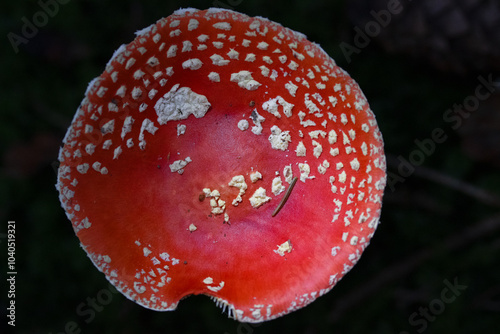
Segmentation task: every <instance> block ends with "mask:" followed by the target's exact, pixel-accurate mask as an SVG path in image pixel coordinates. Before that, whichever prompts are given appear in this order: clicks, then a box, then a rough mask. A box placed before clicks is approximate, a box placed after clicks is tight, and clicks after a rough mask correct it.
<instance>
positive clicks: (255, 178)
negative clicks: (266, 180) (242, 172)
mask: <svg viewBox="0 0 500 334" xmlns="http://www.w3.org/2000/svg"><path fill="white" fill-rule="evenodd" d="M260 179H262V174H261V173H260V172H259V171H255V172H253V173H250V180H251V181H252V183H255V182H257V181H258V180H260Z"/></svg>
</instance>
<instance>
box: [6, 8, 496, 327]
mask: <svg viewBox="0 0 500 334" xmlns="http://www.w3.org/2000/svg"><path fill="white" fill-rule="evenodd" d="M54 1H55V0H54ZM45 2H47V1H45ZM45 2H44V1H42V3H45ZM60 2H61V3H60ZM60 2H56V3H57V4H58V8H57V10H56V12H55V13H54V15H52V16H50V17H48V16H47V17H48V20H47V22H45V23H46V24H43V25H42V26H40V27H39V28H38V31H37V32H36V33H34V36H32V37H30V38H27V43H23V44H22V45H19V50H18V52H15V50H14V48H13V47H12V45H11V42H10V41H9V38H8V36H9V35H8V34H9V33H14V34H17V35H19V36H23V33H22V29H23V26H24V25H25V21H23V18H25V19H27V20H29V21H31V22H32V21H33V17H34V15H37V13H39V12H40V11H43V9H42V7H41V5H40V3H39V2H37V1H4V2H3V3H2V6H1V7H2V10H1V11H0V24H1V29H2V31H1V38H2V41H1V43H0V57H1V65H2V66H1V72H0V73H1V74H0V76H1V79H0V80H1V81H0V83H1V86H0V88H1V89H0V159H1V160H0V161H1V167H0V168H1V169H0V180H1V184H0V221H1V225H0V226H1V228H0V259H1V261H2V262H1V263H2V266H1V269H0V271H1V276H0V277H2V279H1V282H0V293H1V297H0V307H1V309H0V315H1V319H0V322H1V323H0V332H2V333H3V332H4V330H2V329H1V328H7V331H6V332H17V333H61V332H63V333H65V332H68V333H72V332H74V333H221V334H224V333H230V334H233V333H311V334H312V333H398V334H399V333H402V332H408V333H498V329H499V328H500V324H499V323H500V321H499V320H498V318H499V315H500V270H499V264H500V263H499V262H500V261H499V254H500V233H499V231H500V215H499V210H498V208H499V207H500V205H499V203H500V200H499V199H498V196H499V195H500V174H499V173H498V172H499V168H500V154H499V152H500V149H499V147H500V136H499V134H500V117H499V116H498V115H499V106H500V94H492V96H491V97H489V98H488V99H485V100H484V101H480V103H479V104H478V105H472V106H471V107H470V109H471V112H470V117H469V116H467V118H463V119H461V120H463V123H462V124H460V126H457V127H456V129H453V128H452V125H454V123H450V122H446V121H445V119H444V118H443V117H444V115H445V114H446V113H447V110H448V109H450V108H453V105H454V104H462V103H464V101H469V102H471V101H472V102H473V101H474V95H475V90H476V87H477V86H478V85H479V84H480V81H479V80H478V76H482V77H483V78H485V79H488V78H489V77H491V78H493V79H497V78H498V77H497V74H498V66H499V64H500V61H498V60H499V59H500V58H498V53H497V51H496V50H495V48H496V47H497V46H498V44H496V43H495V41H496V40H495V35H494V34H495V33H494V31H498V30H500V29H496V30H495V29H493V30H492V31H491V32H490V31H488V29H486V28H487V27H486V28H485V27H484V25H485V24H486V23H488V22H490V21H491V22H492V23H491V24H492V25H495V24H497V20H498V17H500V15H498V16H495V15H497V14H498V13H496V12H495V11H493V10H491V9H489V10H481V9H484V8H486V9H488V8H493V7H495V8H496V6H495V5H491V4H492V3H493V2H490V1H468V2H467V3H469V4H474V5H475V6H476V7H474V10H472V9H470V10H468V9H467V8H465V9H466V10H464V11H462V17H460V16H456V15H455V13H456V10H457V6H458V8H462V9H463V6H462V7H460V6H461V5H460V4H461V3H462V2H463V3H466V2H465V1H435V2H434V3H437V4H440V3H446V4H447V5H446V6H448V7H446V6H445V7H446V8H444V7H443V8H444V9H443V8H441V9H439V8H438V9H436V8H434V9H436V10H439V12H438V13H437V12H436V11H434V12H433V11H432V8H431V10H429V11H424V12H422V11H420V12H419V11H418V10H416V9H415V7H412V6H417V5H415V4H414V2H413V3H412V6H410V3H409V1H401V6H403V10H402V12H400V13H397V14H393V15H392V18H391V22H390V23H388V24H387V26H386V27H381V30H380V33H376V32H377V31H376V30H374V33H373V35H374V36H373V38H371V37H369V36H368V37H369V38H368V40H364V42H363V43H362V40H361V39H360V37H359V36H358V37H357V38H358V39H356V34H357V30H354V27H358V28H359V29H360V30H361V31H362V30H363V29H364V28H365V27H366V23H367V22H369V21H370V20H371V21H373V20H374V17H373V16H370V10H371V9H375V10H377V11H378V10H382V9H387V8H388V7H387V1H354V3H355V5H353V4H352V3H351V5H347V2H346V1H326V0H309V1H298V0H295V1H284V0H274V1H270V0H220V1H189V0H186V1H181V0H175V1H133V0H121V1H97V0H86V1H77V0H73V1H67V0H65V1H63V0H60ZM62 2H64V4H63V3H62ZM424 2H425V1H424ZM370 4H371V5H370ZM224 5H225V6H230V7H232V8H233V9H234V10H237V11H240V12H243V13H246V14H248V15H251V16H255V15H258V16H263V17H267V18H269V19H271V20H273V21H277V22H280V23H281V24H283V25H284V26H287V27H289V28H292V29H294V30H297V31H300V32H303V33H305V34H306V35H307V36H308V37H309V39H310V40H312V41H315V42H317V43H319V44H320V45H321V46H322V47H323V48H324V49H325V51H326V52H327V53H329V54H330V55H331V56H332V57H333V58H334V59H335V60H336V61H337V63H338V64H339V65H340V66H341V67H343V68H344V69H345V70H347V71H348V72H349V73H350V74H351V76H352V77H353V78H354V79H355V80H357V81H358V83H359V84H360V86H361V87H362V89H363V91H364V92H365V94H366V96H367V97H368V100H369V101H370V104H371V107H372V109H373V110H374V112H375V114H376V116H377V120H378V122H379V126H380V129H381V130H382V133H383V135H384V140H385V145H386V153H387V154H388V162H389V164H388V166H389V172H390V173H392V174H390V177H389V184H390V186H389V187H388V188H387V190H386V194H385V199H384V207H383V212H382V219H381V221H382V223H381V225H380V226H379V228H378V231H377V233H376V235H375V237H374V239H373V240H372V242H371V245H370V246H369V247H368V248H367V250H366V252H365V253H364V255H363V257H362V258H361V260H360V262H359V263H358V265H357V266H356V267H355V268H354V269H353V270H352V271H351V272H350V273H349V274H347V275H346V277H345V278H344V279H343V280H342V281H341V282H340V283H338V284H337V286H336V287H335V288H334V289H333V290H332V291H331V292H330V293H328V294H327V295H325V296H323V297H321V298H319V299H318V300H317V301H315V302H314V303H313V304H311V305H309V306H308V307H306V308H303V309H301V310H299V311H297V312H294V313H292V314H289V315H287V316H285V317H282V318H280V319H277V320H273V321H270V322H266V323H264V324H260V325H257V326H255V325H252V324H240V323H238V322H235V321H234V320H231V319H227V314H223V313H221V310H220V309H219V308H217V307H216V306H215V304H214V303H213V302H212V301H210V299H209V298H207V297H205V296H193V297H189V298H188V299H186V300H183V301H182V302H180V304H179V307H178V309H177V310H176V311H174V312H155V311H150V310H147V309H144V308H142V307H140V306H138V305H136V304H134V303H133V302H131V301H129V300H128V299H126V298H125V297H123V296H122V295H121V294H119V293H113V291H112V289H110V287H109V284H108V282H107V281H106V279H105V278H104V275H103V274H101V273H100V272H99V271H98V270H97V269H96V268H95V267H94V266H93V264H92V263H91V261H90V260H89V259H88V258H87V256H86V254H85V252H84V251H83V250H82V249H81V248H80V246H79V242H78V239H77V237H76V236H75V235H74V233H73V230H72V228H71V224H70V222H69V221H68V219H67V218H66V216H65V214H64V212H63V210H62V208H61V207H60V204H59V200H58V193H57V191H56V189H55V186H54V185H55V182H56V171H55V168H56V166H57V164H56V160H57V152H58V149H59V145H60V143H61V140H62V138H63V136H64V134H65V131H66V129H67V127H68V126H69V124H70V122H71V119H72V117H73V114H74V113H75V111H76V109H77V107H78V105H79V103H80V101H81V100H82V98H83V94H84V92H85V89H86V87H87V84H88V82H89V81H90V80H91V79H93V78H94V77H96V76H98V75H100V73H101V72H102V71H103V69H104V66H105V64H106V62H107V61H108V59H109V58H110V57H111V56H112V54H113V51H114V50H115V49H117V48H118V47H119V46H120V45H121V44H124V43H128V42H130V41H131V40H132V39H133V38H134V32H135V31H137V30H140V29H142V28H144V27H146V26H148V25H150V24H152V23H154V22H155V21H156V20H158V19H160V18H161V17H164V16H168V15H169V14H171V13H172V12H173V11H174V10H176V9H178V8H180V7H195V8H202V9H203V8H207V7H211V6H224ZM370 6H371V7H370ZM467 6H468V5H467ZM481 6H482V7H481ZM487 6H490V7H487ZM348 7H349V8H348ZM414 9H415V10H416V12H415V13H417V14H418V15H424V16H423V17H424V19H423V21H422V22H425V23H426V24H428V25H429V26H424V28H425V29H424V30H422V29H421V25H411V26H410V28H409V26H408V25H409V24H410V22H411V18H412V17H413V18H415V17H417V15H416V14H415V16H414V15H413V13H412V10H414ZM417 9H418V8H417ZM422 13H423V14H422ZM436 13H437V14H436ZM452 14H453V15H452ZM426 15H427V16H426ZM481 15H483V16H481ZM40 17H41V16H40ZM463 20H466V22H467V25H465V27H464V24H463ZM488 20H489V21H488ZM485 22H486V23H485ZM380 25H381V24H379V27H380ZM415 27H417V28H418V29H417V28H415ZM372 28H374V29H375V28H376V25H373V24H372ZM413 28H415V29H413ZM454 28H455V30H453V29H454ZM458 28H460V29H461V30H460V29H458ZM483 28H484V29H483ZM457 29H458V30H460V31H461V32H460V31H459V33H457ZM464 29H465V31H464ZM478 29H479V30H481V29H483V30H484V31H485V35H482V36H479V33H478ZM358 31H359V30H358ZM422 31H423V32H422ZM443 32H444V37H443ZM447 33H448V35H447ZM11 36H12V35H11ZM436 36H437V37H436ZM471 36H473V37H472V38H471ZM462 37H463V38H462ZM439 38H441V40H440V39H439ZM480 38H482V39H480ZM443 40H444V42H443ZM355 41H357V42H358V43H357V44H356V42H355ZM478 41H479V42H480V43H479V42H478ZM342 42H344V43H348V44H349V45H350V46H352V47H356V46H357V50H358V51H357V52H355V53H352V54H351V55H350V57H349V58H350V59H348V58H347V57H346V55H345V53H344V52H343V51H342V48H341V43H342ZM431 42H432V43H431ZM434 42H435V43H434ZM343 45H344V47H345V45H346V44H343ZM479 51H480V55H478V54H477V53H478V52H479ZM496 88H498V90H499V91H500V86H498V87H496ZM481 92H486V90H484V89H483V90H482V91H481ZM435 129H442V131H443V133H444V136H446V140H444V141H443V142H441V143H436V142H434V144H433V145H434V148H433V149H432V150H431V151H432V152H431V151H429V152H427V154H426V153H425V152H422V148H419V146H418V145H417V144H416V142H415V141H416V140H420V141H424V142H427V143H429V140H430V138H432V133H433V131H435ZM429 145H430V144H429ZM428 148H429V150H430V146H428ZM402 159H405V160H411V161H413V164H411V165H406V169H405V167H404V166H403V163H402V161H403V160H402ZM417 165H420V166H417ZM408 166H409V167H408ZM408 168H409V169H408ZM403 174H404V175H403ZM403 181H404V182H403ZM8 220H15V221H16V270H17V276H16V298H15V301H16V327H15V331H12V330H13V329H14V328H11V327H10V326H6V322H7V320H6V317H5V312H6V307H7V302H8V298H7V286H6V280H5V273H6V272H7V269H6V262H7V243H6V225H7V221H8ZM449 284H451V285H453V284H455V285H457V284H458V285H459V287H458V289H457V290H456V291H455V293H451V292H450V291H452V290H444V289H445V288H446V287H447V286H448V285H449ZM443 291H444V292H445V295H443ZM446 291H448V292H446ZM443 296H444V297H443ZM451 297H454V298H451ZM450 299H453V301H451V300H450ZM424 309H428V311H427V313H426V314H424V311H425V310H424ZM415 312H416V313H415ZM412 315H413V318H412V319H413V321H411V320H410V318H411V317H412Z"/></svg>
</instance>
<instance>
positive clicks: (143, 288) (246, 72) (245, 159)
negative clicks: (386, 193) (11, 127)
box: [57, 9, 386, 322]
mask: <svg viewBox="0 0 500 334" xmlns="http://www.w3.org/2000/svg"><path fill="white" fill-rule="evenodd" d="M59 160H60V163H61V164H60V167H59V174H58V183H57V188H58V190H59V192H60V200H61V202H62V206H63V208H64V209H65V210H66V213H67V215H68V217H69V219H70V220H71V222H72V224H73V228H74V230H75V232H76V234H77V236H78V238H79V239H80V242H81V244H82V247H83V248H84V249H85V251H86V252H87V254H88V255H89V257H90V258H91V260H92V261H93V263H94V264H95V265H96V267H97V268H98V269H99V270H100V271H102V272H103V273H104V274H105V275H106V278H107V279H108V280H109V281H110V282H111V283H112V284H114V285H115V286H116V287H117V289H118V290H119V291H121V292H122V293H123V294H124V295H125V296H126V297H128V298H129V299H131V300H133V301H135V302H136V303H138V304H140V305H142V306H144V307H147V308H150V309H153V310H157V311H166V310H174V309H175V308H176V307H177V304H178V302H179V300H180V299H182V298H183V297H186V296H188V295H192V294H205V295H209V296H211V297H213V299H214V300H215V301H216V302H217V304H218V305H220V306H223V307H224V308H227V309H228V312H229V315H230V316H233V317H234V318H236V319H237V320H239V321H244V322H260V321H265V320H270V319H273V318H276V317H279V316H282V315H284V314H287V313H289V312H292V311H294V310H297V309H299V308H301V307H304V306H305V305H307V304H309V303H311V302H312V301H314V300H315V299H316V298H317V297H319V296H321V295H323V294H325V293H326V292H328V291H329V290H330V289H331V288H332V287H333V286H334V285H335V284H336V283H337V282H338V281H339V279H340V278H341V277H343V276H344V274H346V273H347V272H348V271H349V270H350V269H351V268H352V267H353V266H354V265H355V263H356V262H357V261H358V259H359V258H360V256H361V253H362V252H363V250H364V249H365V247H366V246H367V245H368V243H369V241H370V239H371V237H372V236H373V234H374V232H375V229H376V227H377V224H378V222H379V216H380V210H381V199H382V194H383V190H384V186H385V183H386V173H385V158H384V152H383V141H382V137H381V134H380V132H379V129H378V126H377V123H376V121H375V117H374V115H373V113H372V111H371V110H370V108H369V105H368V103H367V101H366V98H365V96H364V95H363V93H362V92H361V90H360V88H359V87H358V85H357V84H356V82H355V81H354V80H353V79H351V78H350V77H349V76H348V74H347V73H346V72H344V71H343V70H342V69H341V68H339V67H338V66H337V65H336V64H335V62H334V61H333V60H332V59H331V58H330V57H329V56H328V55H327V54H326V53H325V52H324V51H323V50H322V49H321V48H320V47H319V46H318V45H316V44H314V43H311V42H309V41H308V40H307V39H306V37H305V36H304V35H302V34H300V33H297V32H294V31H292V30H290V29H287V28H284V27H282V26H281V25H279V24H277V23H274V22H271V21H269V20H267V19H263V18H260V17H248V16H246V15H244V14H240V13H236V12H234V11H229V10H222V9H208V10H203V11H201V10H196V9H182V10H178V11H176V12H175V13H174V14H173V15H171V16H169V17H167V18H164V19H161V20H159V21H158V22H156V23H155V24H153V25H151V26H150V27H148V28H146V29H144V30H141V31H139V32H137V37H136V38H135V40H134V41H133V42H132V43H130V44H128V45H123V46H122V47H120V48H119V49H118V50H117V51H116V52H115V54H114V55H113V57H112V59H111V60H110V61H109V63H108V64H107V66H106V69H105V71H104V72H103V73H102V74H101V75H100V76H99V77H97V78H96V79H94V80H93V81H92V82H91V83H90V85H89V87H88V89H87V92H86V94H85V98H84V99H83V101H82V103H81V105H80V107H79V108H78V110H77V113H76V115H75V117H74V119H73V122H72V124H71V126H70V128H69V130H68V132H67V134H66V137H65V139H64V147H62V149H61V151H60V156H59ZM296 178H297V179H298V181H297V179H296ZM295 181H297V182H295ZM292 183H295V186H294V187H293V189H291V188H292V187H291V184H292ZM290 190H291V191H290ZM285 196H286V197H288V199H287V200H286V201H284V200H283V199H284V197H285ZM278 206H280V207H281V210H280V211H279V212H278V209H277V208H278Z"/></svg>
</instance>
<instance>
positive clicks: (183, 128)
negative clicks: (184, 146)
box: [177, 124, 186, 137]
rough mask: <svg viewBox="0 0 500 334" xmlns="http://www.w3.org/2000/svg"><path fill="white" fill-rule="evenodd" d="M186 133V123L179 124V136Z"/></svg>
mask: <svg viewBox="0 0 500 334" xmlns="http://www.w3.org/2000/svg"><path fill="white" fill-rule="evenodd" d="M185 133H186V125H185V124H177V137H179V136H181V135H183V134H185Z"/></svg>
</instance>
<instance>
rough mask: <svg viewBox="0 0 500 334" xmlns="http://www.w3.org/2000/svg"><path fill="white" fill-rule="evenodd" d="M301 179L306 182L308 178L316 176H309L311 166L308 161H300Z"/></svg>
mask: <svg viewBox="0 0 500 334" xmlns="http://www.w3.org/2000/svg"><path fill="white" fill-rule="evenodd" d="M299 171H300V181H302V182H306V180H307V179H314V176H309V174H310V173H311V167H310V166H309V165H308V164H307V163H303V164H302V163H299Z"/></svg>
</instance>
